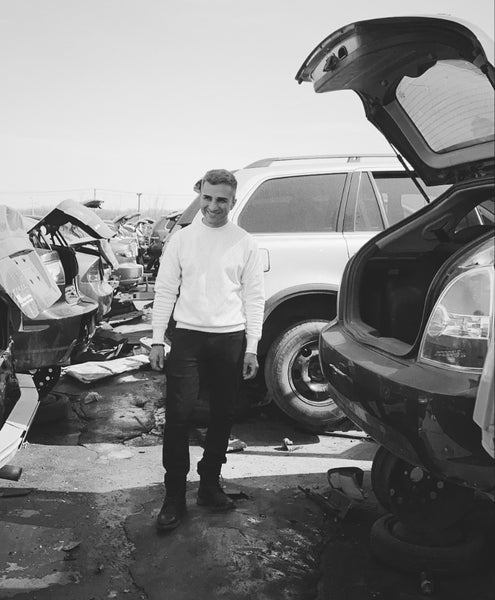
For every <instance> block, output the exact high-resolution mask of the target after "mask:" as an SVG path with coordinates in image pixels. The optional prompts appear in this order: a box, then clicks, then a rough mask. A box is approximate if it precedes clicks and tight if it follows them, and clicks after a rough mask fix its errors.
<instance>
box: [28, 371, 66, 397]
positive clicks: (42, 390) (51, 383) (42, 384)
mask: <svg viewBox="0 0 495 600" xmlns="http://www.w3.org/2000/svg"><path fill="white" fill-rule="evenodd" d="M61 372H62V367H57V366H52V367H41V368H39V369H36V371H35V372H34V374H33V381H34V385H35V386H36V389H37V390H38V392H39V395H40V396H44V395H46V394H48V392H49V391H51V390H52V389H53V388H54V387H55V384H56V383H57V381H58V380H59V379H60V374H61Z"/></svg>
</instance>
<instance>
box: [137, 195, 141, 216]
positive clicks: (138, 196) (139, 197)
mask: <svg viewBox="0 0 495 600" xmlns="http://www.w3.org/2000/svg"><path fill="white" fill-rule="evenodd" d="M141 195H142V192H138V193H137V194H136V196H137V199H138V205H137V209H138V212H141Z"/></svg>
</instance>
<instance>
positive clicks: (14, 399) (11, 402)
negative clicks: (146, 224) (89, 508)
mask: <svg viewBox="0 0 495 600" xmlns="http://www.w3.org/2000/svg"><path fill="white" fill-rule="evenodd" d="M60 295H61V292H60V290H59V288H58V287H57V286H56V285H55V282H54V281H53V279H52V277H51V275H50V273H49V272H48V271H47V269H46V267H45V265H44V264H43V262H42V261H41V260H40V258H39V256H38V254H37V253H36V251H35V249H34V248H33V246H32V244H31V242H30V241H29V238H28V236H27V234H26V232H25V231H24V222H23V219H22V216H21V214H20V213H18V212H17V211H15V210H13V209H11V208H9V207H8V206H4V205H1V206H0V477H4V478H8V479H17V478H18V476H19V475H20V470H19V469H15V468H13V467H11V466H10V465H9V464H8V463H9V462H10V460H11V459H12V458H13V456H14V455H15V453H16V452H17V450H18V449H19V447H20V446H21V445H22V443H23V442H24V441H25V440H26V436H27V433H28V431H29V427H30V425H31V423H32V420H33V418H34V416H35V414H36V411H37V408H38V404H39V402H38V393H37V391H36V388H35V385H34V383H33V380H32V377H31V376H30V375H28V374H24V375H22V374H18V373H16V370H15V365H16V361H15V359H16V358H17V356H16V354H15V350H16V348H15V340H13V338H15V333H16V331H15V330H16V327H18V326H19V324H20V323H21V322H24V321H29V320H30V321H33V320H36V319H37V318H38V317H39V315H41V314H43V312H45V311H47V310H49V308H50V307H51V306H52V305H53V304H54V302H56V301H57V299H58V298H59V297H60Z"/></svg>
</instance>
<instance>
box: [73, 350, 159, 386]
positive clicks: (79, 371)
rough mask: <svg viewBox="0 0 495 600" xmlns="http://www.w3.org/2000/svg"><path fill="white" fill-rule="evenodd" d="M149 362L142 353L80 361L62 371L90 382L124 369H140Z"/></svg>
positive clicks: (84, 381) (122, 371) (116, 373)
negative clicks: (111, 358)
mask: <svg viewBox="0 0 495 600" xmlns="http://www.w3.org/2000/svg"><path fill="white" fill-rule="evenodd" d="M148 364H149V359H148V357H147V356H145V355H144V354H137V355H134V356H126V357H125V358H116V359H114V360H109V361H94V362H86V363H81V364H79V365H70V366H68V367H64V369H63V371H64V373H66V374H67V375H71V376H72V377H75V378H76V379H78V380H79V381H82V382H83V383H92V382H93V381H98V380H99V379H103V378H105V377H111V376H112V375H119V374H121V373H125V372H126V371H134V370H136V369H140V368H141V367H143V366H144V365H148Z"/></svg>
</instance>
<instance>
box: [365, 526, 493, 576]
mask: <svg viewBox="0 0 495 600" xmlns="http://www.w3.org/2000/svg"><path fill="white" fill-rule="evenodd" d="M485 542H486V540H485V536H484V534H483V530H482V529H481V528H475V527H466V531H465V532H464V533H463V535H462V536H461V537H460V539H458V540H457V541H456V542H454V543H452V542H451V543H448V544H445V545H426V544H425V545H423V544H421V543H418V542H417V540H415V542H411V541H409V540H408V539H407V537H406V536H403V535H402V534H401V526H400V522H399V521H398V520H397V518H396V517H395V516H394V515H390V514H387V515H384V516H382V517H380V518H379V519H378V520H377V521H375V523H374V524H373V527H372V528H371V534H370V548H371V551H372V553H373V554H374V555H375V556H376V558H378V559H379V560H380V561H382V562H384V563H385V564H387V565H389V566H391V567H394V568H397V569H400V570H401V571H407V572H420V571H423V570H426V571H430V572H435V573H470V572H473V571H475V570H476V569H478V568H479V567H480V565H481V564H482V563H483V553H484V549H485Z"/></svg>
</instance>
